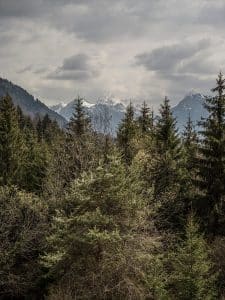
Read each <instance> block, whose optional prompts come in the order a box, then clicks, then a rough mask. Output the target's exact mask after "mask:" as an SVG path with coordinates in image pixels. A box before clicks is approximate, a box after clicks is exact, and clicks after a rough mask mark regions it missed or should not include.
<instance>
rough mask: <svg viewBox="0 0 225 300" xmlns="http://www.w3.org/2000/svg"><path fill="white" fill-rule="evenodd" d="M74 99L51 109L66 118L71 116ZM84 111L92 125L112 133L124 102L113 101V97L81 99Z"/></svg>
mask: <svg viewBox="0 0 225 300" xmlns="http://www.w3.org/2000/svg"><path fill="white" fill-rule="evenodd" d="M75 104H76V100H73V101H71V102H69V103H68V104H67V105H66V106H62V104H59V105H55V106H52V107H51V109H52V110H54V111H57V112H58V113H59V114H60V115H61V116H63V117H64V118H65V119H66V120H68V121H69V120H70V118H71V117H72V114H73V111H74V107H75ZM83 105H84V107H85V109H86V112H87V113H88V115H89V116H90V117H91V120H92V125H93V127H94V128H95V129H96V130H97V131H100V132H110V133H112V134H113V135H114V134H115V132H116V129H117V126H118V124H119V123H120V121H121V119H122V117H123V115H124V112H125V110H126V107H125V106H124V104H122V103H119V102H117V101H114V99H111V98H106V99H103V100H100V101H98V102H97V103H91V102H88V101H86V100H85V101H83Z"/></svg>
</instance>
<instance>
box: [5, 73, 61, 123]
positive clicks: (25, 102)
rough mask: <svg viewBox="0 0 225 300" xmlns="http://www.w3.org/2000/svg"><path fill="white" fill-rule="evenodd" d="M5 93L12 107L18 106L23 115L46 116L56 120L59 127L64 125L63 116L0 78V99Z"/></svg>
mask: <svg viewBox="0 0 225 300" xmlns="http://www.w3.org/2000/svg"><path fill="white" fill-rule="evenodd" d="M7 93H8V94H9V95H10V96H11V97H12V100H13V103H14V105H15V106H20V108H21V109H22V111H23V113H24V114H26V115H29V116H30V117H31V118H34V117H35V116H37V115H39V116H41V117H43V116H44V115H46V114H48V115H49V117H50V119H52V120H56V121H57V123H58V124H59V126H60V127H64V126H65V125H66V120H65V118H64V117H63V116H61V115H59V114H58V113H57V112H55V111H53V110H51V109H50V108H49V107H48V106H46V105H45V104H44V103H43V102H41V101H40V100H38V99H37V100H35V99H34V97H33V96H32V95H31V94H29V93H28V92H27V91H26V90H24V89H23V88H21V87H20V86H18V85H15V84H13V83H12V82H10V81H8V80H7V79H3V78H0V98H1V97H2V96H5V95H6V94H7Z"/></svg>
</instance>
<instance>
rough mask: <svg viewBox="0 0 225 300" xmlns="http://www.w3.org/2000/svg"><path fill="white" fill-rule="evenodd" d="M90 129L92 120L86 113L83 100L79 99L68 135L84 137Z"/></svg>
mask: <svg viewBox="0 0 225 300" xmlns="http://www.w3.org/2000/svg"><path fill="white" fill-rule="evenodd" d="M90 127H91V124H90V118H89V117H88V116H87V114H86V112H85V109H84V106H83V99H82V98H80V97H78V98H77V99H76V100H75V108H74V112H73V115H72V117H71V119H70V122H69V124H68V134H71V135H72V136H75V137H76V138H78V137H82V136H83V135H84V134H85V133H87V132H88V131H89V130H90Z"/></svg>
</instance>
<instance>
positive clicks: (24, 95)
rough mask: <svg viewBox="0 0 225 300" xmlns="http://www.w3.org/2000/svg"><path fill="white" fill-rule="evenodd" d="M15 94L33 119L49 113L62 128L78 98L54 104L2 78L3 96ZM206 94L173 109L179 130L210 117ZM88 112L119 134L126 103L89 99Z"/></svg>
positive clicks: (107, 129) (103, 128) (192, 96)
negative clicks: (39, 98) (119, 125)
mask: <svg viewBox="0 0 225 300" xmlns="http://www.w3.org/2000/svg"><path fill="white" fill-rule="evenodd" d="M7 93H8V94H9V95H10V96H11V97H12V100H13V102H14V104H15V105H16V106H17V105H18V106H20V107H21V109H22V111H23V112H24V113H25V114H26V115H29V116H31V117H32V118H33V117H35V116H37V115H40V116H44V115H45V114H48V115H49V117H50V118H51V119H52V120H56V121H57V122H58V124H59V125H60V126H61V127H65V126H66V123H67V122H68V121H69V120H70V118H71V116H72V114H73V111H74V106H75V103H76V100H73V101H71V102H69V103H68V104H64V103H60V104H57V105H54V106H51V107H48V106H46V105H45V104H44V103H43V102H41V101H40V100H38V99H35V98H34V97H33V96H32V95H31V94H29V93H28V92H27V91H26V90H25V89H23V88H21V87H20V86H18V85H15V84H13V83H12V82H10V81H8V80H6V79H2V78H0V98H1V97H2V96H4V95H6V94H7ZM204 99H205V97H204V96H203V95H202V94H199V93H189V94H188V95H186V96H185V97H184V98H183V99H182V100H181V101H180V102H179V103H178V104H177V105H176V106H174V107H173V108H172V113H173V115H174V117H175V118H176V120H177V128H178V130H179V132H182V131H183V130H184V126H185V125H186V122H187V120H188V117H189V115H190V117H191V120H192V121H193V123H194V125H197V122H198V121H200V120H201V118H202V117H203V118H205V117H207V116H208V113H207V111H206V109H205V108H204V102H205V100H204ZM83 104H84V107H85V110H86V112H87V113H88V115H89V116H90V117H91V119H92V125H93V127H94V129H96V130H97V131H100V132H110V133H111V134H113V135H115V133H116V130H117V127H118V124H119V123H120V121H121V119H122V118H123V116H124V113H125V111H126V106H125V105H124V104H123V103H122V102H118V100H117V101H115V100H114V99H113V98H105V99H103V100H101V101H98V102H97V103H91V102H88V101H84V102H83ZM134 108H135V115H136V116H138V114H139V109H140V105H138V106H134Z"/></svg>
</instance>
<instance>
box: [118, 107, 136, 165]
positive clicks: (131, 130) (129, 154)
mask: <svg viewBox="0 0 225 300" xmlns="http://www.w3.org/2000/svg"><path fill="white" fill-rule="evenodd" d="M136 131H137V126H136V122H135V119H134V108H133V105H132V103H130V104H129V105H128V107H127V110H126V113H125V115H124V118H123V119H122V121H121V124H120V125H119V129H118V132H117V141H118V145H119V148H120V149H121V152H122V155H123V158H124V161H125V163H126V164H127V165H130V164H131V162H132V159H133V157H134V154H135V149H134V143H133V142H134V138H135V135H136Z"/></svg>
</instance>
